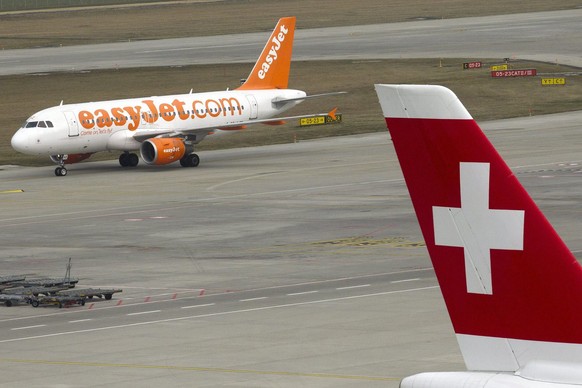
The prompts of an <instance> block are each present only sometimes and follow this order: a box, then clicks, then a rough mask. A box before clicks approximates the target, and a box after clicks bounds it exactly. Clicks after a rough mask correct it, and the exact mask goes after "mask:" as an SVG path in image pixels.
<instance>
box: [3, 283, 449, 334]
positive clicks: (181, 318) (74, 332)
mask: <svg viewBox="0 0 582 388" xmlns="http://www.w3.org/2000/svg"><path fill="white" fill-rule="evenodd" d="M435 288H439V286H430V287H421V288H411V289H408V290H399V291H386V292H378V293H375V294H365V295H355V296H346V297H343V298H332V299H322V300H314V301H310V302H298V303H287V304H280V305H274V306H265V307H256V308H250V309H242V310H232V311H223V312H220V313H211V314H199V315H190V316H186V317H178V318H168V319H159V320H155V321H146V322H136V323H129V324H125V325H116V326H105V327H98V328H94V329H85V330H73V331H64V332H59V333H52V334H44V335H36V336H30V337H21V338H12V339H7V340H1V341H0V344H1V343H8V342H17V341H27V340H31V339H39V338H49V337H60V336H63V335H71V334H84V333H91V332H96V331H105V330H115V329H125V328H128V327H136V326H147V325H155V324H159V323H166V322H177V321H184V320H188V319H196V318H207V317H218V316H223V315H232V314H241V313H248V312H254V311H265V310H274V309H280V308H287V307H297V306H306V305H311V304H318V303H327V302H337V301H342V300H351V299H359V298H369V297H374V296H384V295H390V294H402V293H405V292H415V291H426V290H432V289H435Z"/></svg>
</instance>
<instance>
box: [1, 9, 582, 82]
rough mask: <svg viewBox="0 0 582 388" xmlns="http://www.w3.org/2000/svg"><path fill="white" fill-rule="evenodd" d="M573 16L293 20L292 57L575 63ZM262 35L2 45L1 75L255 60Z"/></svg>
mask: <svg viewBox="0 0 582 388" xmlns="http://www.w3.org/2000/svg"><path fill="white" fill-rule="evenodd" d="M580 20H582V8H581V9H574V10H565V11H553V12H539V13H522V14H511V15H499V16H485V17H472V18H458V19H444V20H419V21H413V22H402V23H389V24H373V25H361V26H349V27H332V28H315V29H301V21H300V20H299V21H298V28H299V30H297V32H296V34H295V42H294V46H293V60H294V61H305V60H331V59H355V60H363V59H364V60H370V59H387V58H451V57H452V58H475V59H481V58H512V59H529V60H538V61H545V62H551V63H554V62H558V63H560V64H565V65H571V66H578V67H582V54H581V53H582V24H581V23H580ZM275 22H276V21H275V20H273V26H274V25H275ZM269 34H270V31H269V32H264V33H251V34H239V35H223V36H219V37H215V36H210V37H193V38H180V39H162V40H148V41H134V42H119V43H111V44H99V45H88V46H69V47H55V48H36V49H21V50H2V51H0V75H10V74H26V73H46V72H54V71H84V70H93V69H115V68H130V67H149V66H184V65H193V64H213V63H247V62H249V63H254V62H255V61H256V58H257V55H258V54H259V53H260V51H261V49H262V48H263V46H264V44H265V41H266V39H267V38H268V36H269Z"/></svg>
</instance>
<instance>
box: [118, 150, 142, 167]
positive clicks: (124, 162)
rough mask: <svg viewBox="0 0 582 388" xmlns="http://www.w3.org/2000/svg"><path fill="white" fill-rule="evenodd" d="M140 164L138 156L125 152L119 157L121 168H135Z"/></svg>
mask: <svg viewBox="0 0 582 388" xmlns="http://www.w3.org/2000/svg"><path fill="white" fill-rule="evenodd" d="M138 163H139V158H138V157H137V155H136V154H130V153H129V152H124V153H122V154H121V155H120V156H119V164H120V165H121V167H135V166H137V164H138Z"/></svg>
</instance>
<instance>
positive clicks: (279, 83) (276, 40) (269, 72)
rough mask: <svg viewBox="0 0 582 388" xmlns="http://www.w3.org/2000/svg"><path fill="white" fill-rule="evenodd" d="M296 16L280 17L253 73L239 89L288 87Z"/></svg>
mask: <svg viewBox="0 0 582 388" xmlns="http://www.w3.org/2000/svg"><path fill="white" fill-rule="evenodd" d="M294 35H295V17H294V16H292V17H286V18H281V19H279V22H278V23H277V26H275V29H274V30H273V33H272V34H271V37H270V38H269V40H268V41H267V44H266V45H265V48H264V49H263V52H262V53H261V56H260V57H259V59H258V60H257V63H255V66H254V67H253V70H252V71H251V74H249V77H248V78H247V80H246V81H245V83H244V84H242V85H241V86H240V87H239V88H238V90H255V89H287V85H288V83H289V68H290V67H291V53H292V50H293V36H294Z"/></svg>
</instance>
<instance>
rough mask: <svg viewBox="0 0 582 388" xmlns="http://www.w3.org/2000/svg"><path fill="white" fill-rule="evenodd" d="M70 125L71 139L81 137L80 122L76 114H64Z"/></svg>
mask: <svg viewBox="0 0 582 388" xmlns="http://www.w3.org/2000/svg"><path fill="white" fill-rule="evenodd" d="M63 113H64V114H65V118H66V119H67V124H69V137H73V136H79V122H78V121H77V116H76V115H75V112H63Z"/></svg>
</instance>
